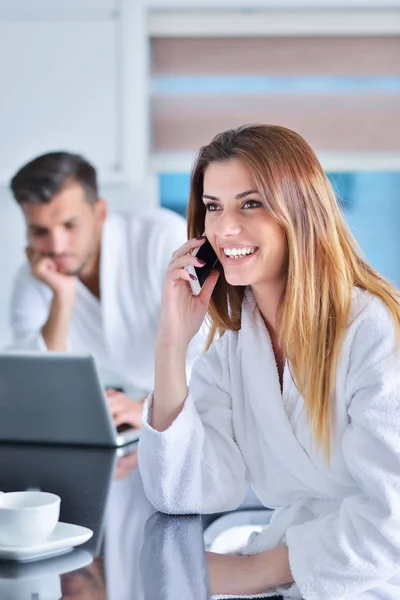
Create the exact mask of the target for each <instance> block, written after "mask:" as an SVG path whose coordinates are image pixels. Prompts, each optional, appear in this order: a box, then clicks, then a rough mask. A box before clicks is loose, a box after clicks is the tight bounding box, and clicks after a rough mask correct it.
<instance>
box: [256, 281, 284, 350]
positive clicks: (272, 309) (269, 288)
mask: <svg viewBox="0 0 400 600" xmlns="http://www.w3.org/2000/svg"><path fill="white" fill-rule="evenodd" d="M251 289H252V292H253V296H254V298H255V301H256V302H257V306H258V309H259V311H260V313H261V316H262V318H263V320H264V323H265V326H266V327H267V329H268V332H269V334H270V336H271V339H278V338H279V331H278V320H277V314H278V308H279V302H280V300H281V296H282V290H283V283H282V282H279V283H265V284H262V285H258V286H257V285H256V286H254V287H253V286H252V288H251Z"/></svg>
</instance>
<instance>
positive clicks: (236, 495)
mask: <svg viewBox="0 0 400 600" xmlns="http://www.w3.org/2000/svg"><path fill="white" fill-rule="evenodd" d="M188 220H189V223H188V230H189V238H191V239H190V240H189V241H188V242H187V243H186V244H185V245H184V246H182V248H180V249H179V250H178V251H177V252H175V254H174V255H173V257H172V260H171V263H170V265H169V271H168V274H167V277H166V281H165V287H164V292H163V302H162V311H161V318H160V323H159V329H158V338H157V346H156V356H155V360H156V364H155V373H156V377H155V389H154V394H153V395H152V396H151V397H150V399H149V401H148V405H147V407H146V410H145V414H144V416H143V423H144V427H143V433H142V437H141V440H140V445H139V446H140V448H139V465H140V469H141V474H142V478H143V482H144V486H145V490H146V493H147V495H148V496H149V498H150V500H151V501H152V502H153V503H154V504H155V506H156V507H157V508H159V509H160V510H163V511H164V512H171V513H190V512H199V513H207V512H219V511H224V510H230V509H234V508H235V507H237V506H238V504H239V503H240V502H241V500H242V498H243V495H244V493H245V490H246V486H247V485H248V484H251V485H252V487H253V488H254V490H255V492H256V493H257V495H258V496H259V498H260V500H261V501H262V502H263V503H264V504H265V505H266V506H269V507H272V508H274V509H276V510H275V512H274V516H273V518H272V521H271V525H270V526H269V527H268V528H267V529H266V530H265V531H264V532H263V533H261V534H260V535H259V536H258V537H257V538H255V539H253V540H251V541H250V544H249V546H248V549H247V551H248V554H249V556H223V555H216V554H210V555H209V557H208V560H209V569H210V580H211V588H212V592H213V593H214V594H215V593H226V594H244V593H247V594H250V593H259V592H260V593H261V592H265V591H267V590H273V589H275V590H277V591H278V592H281V593H283V590H285V594H286V595H289V596H291V597H294V598H304V599H305V600H334V599H335V600H338V599H339V598H340V599H344V598H349V599H350V598H351V599H352V600H355V599H356V598H357V599H358V598H362V599H363V600H366V599H372V598H375V599H376V598H379V599H381V600H383V599H385V600H387V599H389V598H390V599H393V600H394V599H395V598H397V599H398V598H399V597H400V357H399V335H400V307H399V295H398V292H397V290H396V289H395V288H394V287H393V286H391V285H390V284H389V283H388V282H387V281H385V280H384V279H383V278H382V277H381V276H379V275H378V274H377V273H376V272H375V271H374V270H373V269H372V268H371V267H370V266H369V265H368V264H367V263H366V262H365V261H364V260H363V259H362V258H360V256H359V254H358V252H357V250H356V245H355V242H354V240H353V238H352V235H351V233H350V231H349V229H348V228H347V226H346V224H345V221H344V219H343V217H342V215H341V212H340V210H339V207H338V205H337V202H336V200H335V197H334V194H333V192H332V189H331V187H330V184H329V182H328V179H327V178H326V176H325V174H324V172H323V170H322V168H321V166H320V164H319V162H318V160H317V158H316V156H315V154H314V153H313V151H312V150H311V148H310V147H309V146H308V144H307V143H306V142H305V141H304V140H303V139H302V138H301V137H300V136H299V135H297V134H296V133H294V132H293V131H290V130H288V129H285V128H283V127H275V126H262V125H259V126H250V127H242V128H240V129H237V130H234V131H227V132H225V133H222V134H220V135H218V136H217V137H216V138H215V139H214V140H213V141H212V142H211V143H210V144H209V145H208V146H205V147H203V148H202V149H201V150H200V153H199V155H198V158H197V160H196V163H195V166H194V170H193V173H192V178H191V191H190V202H189V212H188ZM204 230H205V234H206V236H207V238H208V240H209V241H210V243H211V244H212V246H213V248H214V250H215V252H216V253H217V255H218V258H219V260H220V262H221V265H222V270H221V273H218V272H213V273H212V275H211V276H210V277H209V278H208V280H207V282H206V284H205V286H204V288H203V290H202V292H201V294H200V295H199V296H193V295H192V293H191V290H190V287H189V284H188V281H189V279H188V278H189V274H188V273H187V271H186V270H185V269H184V267H185V266H187V265H195V266H197V267H199V266H200V264H199V263H198V261H197V259H196V258H195V257H193V256H192V255H191V253H190V252H191V250H193V249H194V248H196V247H198V246H200V245H201V244H202V243H204V240H201V239H198V238H196V236H200V235H201V234H202V232H203V231H204ZM206 311H208V314H209V317H210V319H211V322H212V326H213V327H212V331H211V334H213V333H219V336H218V339H216V340H215V341H213V342H212V344H211V346H210V349H209V351H208V352H207V353H206V354H205V355H204V356H203V357H201V358H200V359H198V361H197V363H196V365H195V368H194V371H193V375H192V378H191V382H190V387H189V389H188V388H187V382H186V378H185V353H186V349H187V346H188V344H189V342H190V340H191V339H192V337H193V336H194V335H195V333H196V332H197V330H198V329H199V327H200V325H201V322H202V320H203V318H204V316H205V314H206Z"/></svg>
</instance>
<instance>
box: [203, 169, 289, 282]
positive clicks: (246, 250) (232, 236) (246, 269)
mask: <svg viewBox="0 0 400 600" xmlns="http://www.w3.org/2000/svg"><path fill="white" fill-rule="evenodd" d="M203 202H204V204H205V206H206V221H205V231H206V236H207V238H208V240H209V241H210V243H211V245H212V246H213V248H214V250H215V252H216V253H217V256H218V258H219V260H220V261H221V264H222V266H223V269H224V274H225V279H226V281H227V282H228V283H229V284H231V285H240V286H245V285H250V286H252V287H253V288H255V287H257V286H264V285H265V284H267V285H271V284H272V285H275V284H276V285H280V284H281V282H282V279H283V277H284V275H285V264H286V254H287V251H286V241H285V235H284V232H283V230H282V228H281V227H280V225H278V223H277V222H276V221H275V220H274V219H273V218H272V217H271V216H270V215H269V214H268V212H267V211H266V209H265V207H264V205H263V203H262V201H261V196H260V194H259V193H258V191H257V185H256V183H255V181H254V177H253V175H252V173H251V172H250V171H249V169H248V168H247V167H246V166H245V165H244V164H243V163H242V162H241V161H240V160H238V159H231V160H229V161H226V162H215V163H211V164H210V165H209V166H208V167H207V169H206V171H205V173H204V189H203Z"/></svg>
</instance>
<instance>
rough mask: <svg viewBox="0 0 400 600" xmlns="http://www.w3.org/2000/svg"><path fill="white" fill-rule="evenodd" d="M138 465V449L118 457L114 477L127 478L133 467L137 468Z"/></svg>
mask: <svg viewBox="0 0 400 600" xmlns="http://www.w3.org/2000/svg"><path fill="white" fill-rule="evenodd" d="M137 466H138V454H137V450H135V451H134V452H130V453H129V454H127V455H126V456H122V457H121V458H119V459H118V462H117V466H116V468H115V471H114V479H116V480H121V479H125V477H126V476H127V475H129V473H130V472H131V471H133V469H136V467H137Z"/></svg>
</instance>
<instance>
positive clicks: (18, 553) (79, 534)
mask: <svg viewBox="0 0 400 600" xmlns="http://www.w3.org/2000/svg"><path fill="white" fill-rule="evenodd" d="M92 535H93V531H92V530H91V529H88V528H87V527H81V526H80V525H71V524H70V523H57V525H56V528H55V529H54V531H53V533H52V534H51V536H50V537H48V538H47V540H45V541H44V542H41V543H40V544H35V545H34V546H1V545H0V559H3V560H4V559H5V560H17V561H19V562H24V561H30V560H39V559H42V558H48V557H50V556H56V555H58V554H64V553H65V552H68V551H69V550H71V548H73V547H74V546H80V544H84V543H85V542H87V541H88V540H89V539H90V538H91V537H92Z"/></svg>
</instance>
